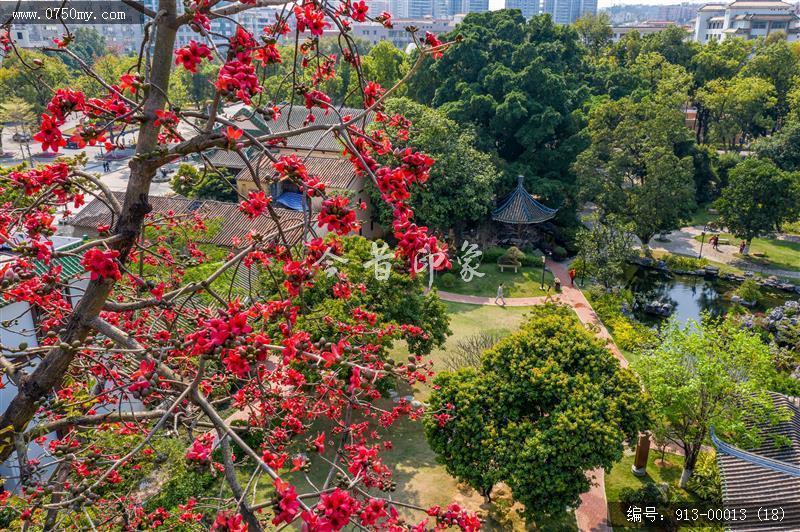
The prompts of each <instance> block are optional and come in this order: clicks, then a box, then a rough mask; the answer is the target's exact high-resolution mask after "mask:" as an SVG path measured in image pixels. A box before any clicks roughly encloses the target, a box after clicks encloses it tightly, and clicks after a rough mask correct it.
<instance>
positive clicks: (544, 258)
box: [539, 251, 550, 290]
mask: <svg viewBox="0 0 800 532" xmlns="http://www.w3.org/2000/svg"><path fill="white" fill-rule="evenodd" d="M549 254H550V253H549V252H547V251H545V252H544V254H543V255H542V282H541V284H540V286H539V288H541V289H542V290H544V267H545V266H546V265H547V255H549Z"/></svg>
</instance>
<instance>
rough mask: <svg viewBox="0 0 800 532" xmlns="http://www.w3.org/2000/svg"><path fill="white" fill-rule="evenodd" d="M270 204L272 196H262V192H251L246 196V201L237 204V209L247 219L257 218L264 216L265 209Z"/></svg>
mask: <svg viewBox="0 0 800 532" xmlns="http://www.w3.org/2000/svg"><path fill="white" fill-rule="evenodd" d="M271 202H272V196H267V195H266V194H264V191H263V190H257V191H254V190H251V191H250V192H249V193H248V194H247V199H246V200H244V201H242V202H241V203H240V204H239V209H241V211H242V212H243V213H245V214H246V215H247V217H248V218H257V217H259V216H261V215H262V214H264V211H266V210H267V207H268V206H269V204H270V203H271Z"/></svg>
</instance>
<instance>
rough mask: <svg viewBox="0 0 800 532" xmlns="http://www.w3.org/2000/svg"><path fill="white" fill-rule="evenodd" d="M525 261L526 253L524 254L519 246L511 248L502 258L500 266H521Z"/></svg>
mask: <svg viewBox="0 0 800 532" xmlns="http://www.w3.org/2000/svg"><path fill="white" fill-rule="evenodd" d="M523 259H525V253H523V252H522V251H521V250H520V249H519V248H518V247H517V246H511V247H510V248H508V250H507V251H506V252H505V254H504V255H503V256H502V257H500V260H499V262H500V264H510V265H513V266H521V265H522V261H523Z"/></svg>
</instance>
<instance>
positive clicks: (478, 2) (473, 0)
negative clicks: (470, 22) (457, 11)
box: [462, 0, 489, 13]
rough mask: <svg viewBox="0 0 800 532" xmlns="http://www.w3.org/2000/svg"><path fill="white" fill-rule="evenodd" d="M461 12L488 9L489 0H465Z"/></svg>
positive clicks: (477, 11)
mask: <svg viewBox="0 0 800 532" xmlns="http://www.w3.org/2000/svg"><path fill="white" fill-rule="evenodd" d="M464 5H465V9H464V11H462V13H484V12H486V11H489V0H465V2H464Z"/></svg>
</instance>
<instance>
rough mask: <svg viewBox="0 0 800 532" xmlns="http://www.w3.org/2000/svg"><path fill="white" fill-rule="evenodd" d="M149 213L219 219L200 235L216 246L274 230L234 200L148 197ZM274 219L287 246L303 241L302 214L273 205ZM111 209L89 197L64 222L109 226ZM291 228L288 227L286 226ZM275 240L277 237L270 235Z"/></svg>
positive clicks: (121, 194)
mask: <svg viewBox="0 0 800 532" xmlns="http://www.w3.org/2000/svg"><path fill="white" fill-rule="evenodd" d="M113 194H114V195H115V196H116V198H117V200H118V201H119V202H120V203H122V201H123V199H124V196H125V193H124V192H114V193H113ZM149 202H150V205H152V207H153V210H152V212H151V214H155V215H158V214H162V215H164V214H168V213H172V214H177V215H181V214H194V213H198V214H199V215H200V217H201V218H203V219H205V220H212V219H213V220H217V219H218V220H220V221H221V225H220V227H219V230H218V231H216V232H215V233H214V234H210V235H204V236H203V237H201V238H200V241H201V242H205V243H209V244H216V245H218V246H226V247H230V246H232V242H233V238H234V237H235V238H238V239H240V240H241V241H242V242H246V241H247V235H248V234H250V233H251V232H256V233H260V234H261V235H265V236H266V235H269V234H273V233H275V232H276V230H277V227H276V225H275V222H274V221H273V220H272V218H271V217H269V216H259V217H257V218H255V219H252V220H251V219H250V218H248V217H247V216H245V214H244V213H242V211H241V210H240V209H239V205H238V204H237V203H228V202H222V201H213V200H194V199H189V198H184V197H182V196H172V197H165V196H150V198H149ZM275 211H276V213H277V214H278V219H279V220H280V221H281V224H282V228H283V229H284V234H285V235H286V239H287V241H288V243H289V245H295V244H298V243H299V242H301V241H302V240H303V227H302V222H303V213H302V212H298V211H293V210H290V209H283V208H280V207H276V208H275ZM112 218H113V217H112V215H111V210H110V209H109V208H108V207H107V206H106V204H105V203H103V202H102V201H100V200H99V199H96V198H95V199H93V200H92V201H90V202H89V204H87V205H86V206H85V207H84V208H83V209H81V210H80V211H79V212H78V213H76V214H75V215H73V216H71V217H70V218H69V219H68V220H66V223H67V224H69V225H72V226H75V227H82V228H87V229H92V230H96V229H97V226H98V225H113V223H114V222H115V220H112ZM290 227H291V229H289V228H290ZM274 240H275V241H278V239H277V238H274Z"/></svg>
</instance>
